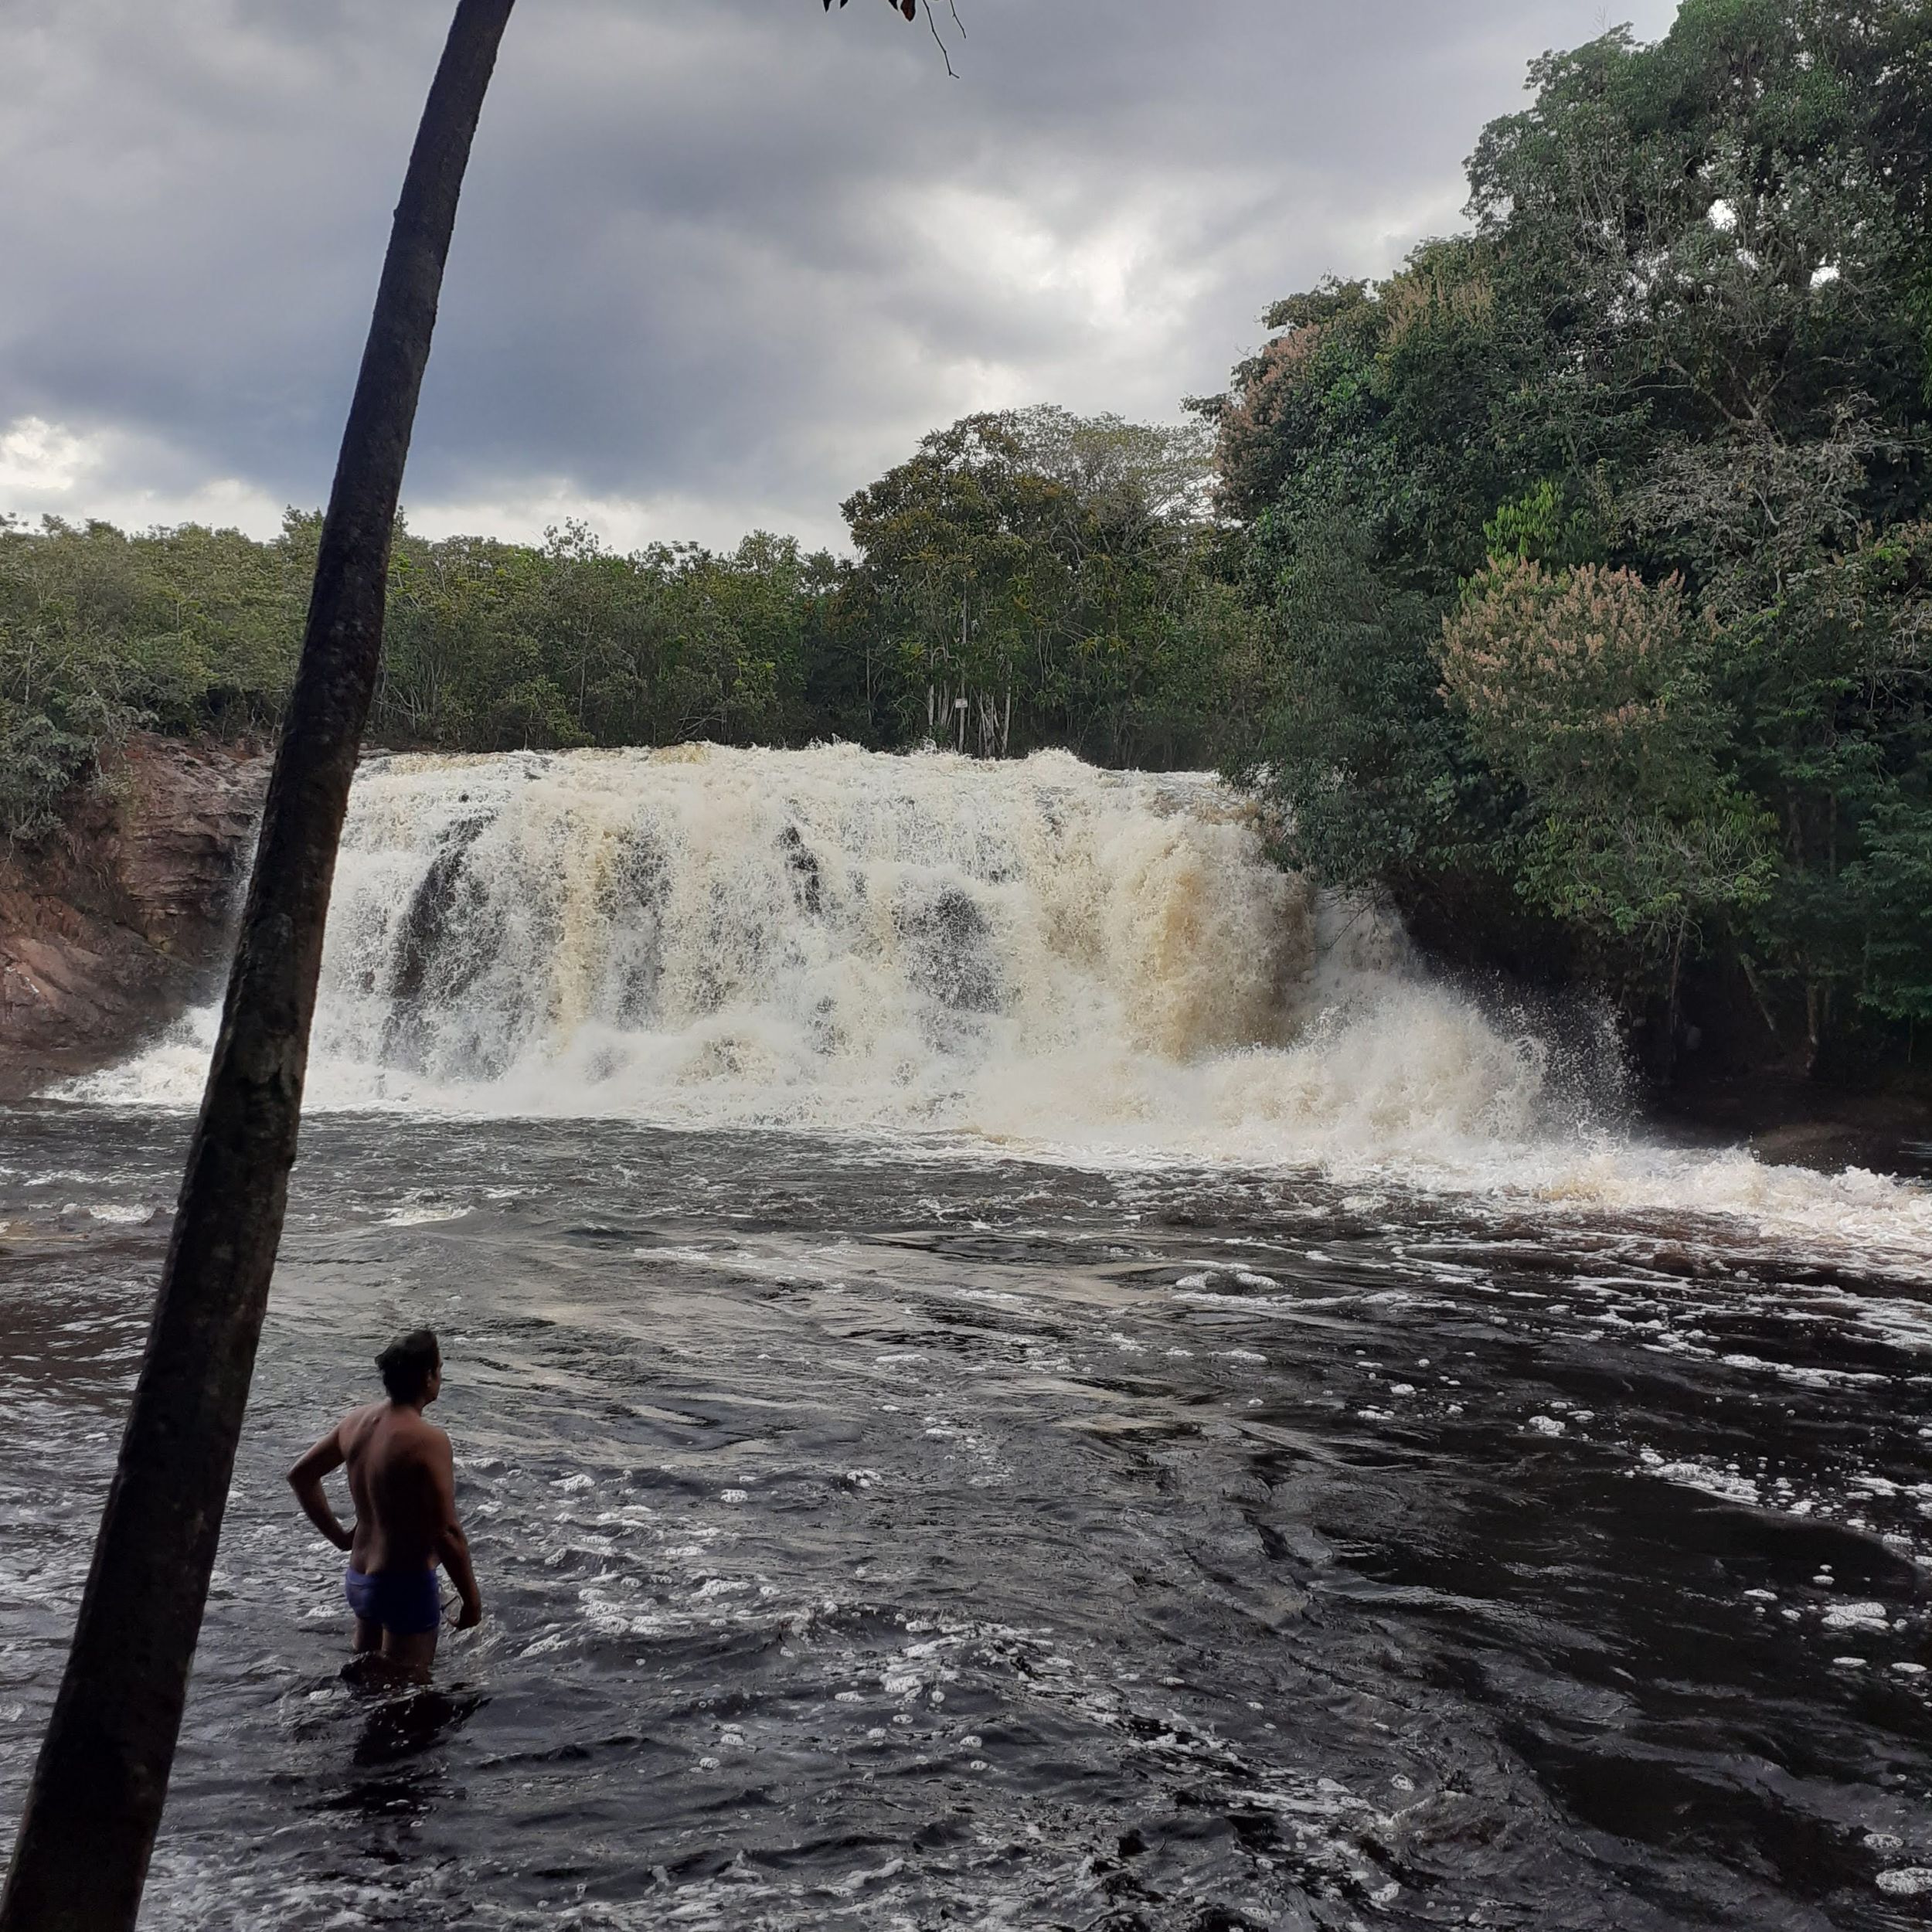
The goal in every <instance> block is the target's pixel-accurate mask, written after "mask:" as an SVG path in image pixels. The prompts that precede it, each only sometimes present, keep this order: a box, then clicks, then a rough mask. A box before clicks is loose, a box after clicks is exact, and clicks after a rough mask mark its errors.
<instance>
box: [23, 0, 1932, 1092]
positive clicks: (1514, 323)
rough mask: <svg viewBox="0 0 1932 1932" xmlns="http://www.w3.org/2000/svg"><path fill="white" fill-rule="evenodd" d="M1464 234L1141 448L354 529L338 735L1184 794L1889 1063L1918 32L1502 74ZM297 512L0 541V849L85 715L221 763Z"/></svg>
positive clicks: (1315, 298)
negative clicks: (1210, 798) (525, 529)
mask: <svg viewBox="0 0 1932 1932" xmlns="http://www.w3.org/2000/svg"><path fill="white" fill-rule="evenodd" d="M1928 141H1932V43H1929V42H1928V36H1926V34H1925V33H1924V31H1923V8H1922V6H1921V5H1919V4H1918V0H1688V3H1687V4H1686V5H1685V6H1684V7H1683V9H1682V12H1680V15H1679V18H1678V20H1677V22H1676V24H1675V27H1674V28H1673V29H1672V32H1671V33H1670V35H1669V36H1668V37H1667V38H1666V39H1665V40H1663V41H1662V42H1661V43H1658V44H1657V45H1656V46H1648V47H1647V46H1639V45H1638V44H1636V43H1634V42H1633V41H1632V40H1631V39H1630V38H1629V36H1628V35H1626V34H1624V33H1622V32H1613V33H1611V34H1608V35H1607V36H1604V37H1603V38H1601V39H1598V40H1596V41H1594V42H1592V43H1590V44H1589V45H1588V46H1584V47H1581V48H1579V49H1575V50H1573V52H1570V53H1563V54H1556V55H1551V56H1547V57H1546V58H1545V59H1544V60H1543V61H1541V62H1539V63H1538V64H1537V66H1536V68H1535V69H1534V70H1533V71H1532V100H1531V104H1530V105H1529V107H1527V108H1526V110H1525V111H1523V112H1522V114H1518V115H1515V116H1512V117H1509V118H1507V119H1505V120H1503V121H1498V122H1496V123H1495V124H1492V126H1490V127H1489V128H1487V129H1486V130H1485V131H1483V132H1482V134H1481V138H1480V139H1479V140H1478V144H1477V146H1476V149H1475V155H1474V156H1473V158H1472V159H1471V163H1470V183H1471V202H1470V206H1469V211H1468V212H1469V219H1470V226H1469V227H1468V230H1467V231H1466V232H1464V233H1461V234H1458V235H1456V236H1451V237H1449V238H1447V239H1444V240H1434V241H1430V242H1428V243H1424V244H1423V246H1421V247H1419V248H1418V249H1417V250H1415V251H1414V253H1413V255H1412V256H1411V257H1410V259H1409V260H1407V262H1406V264H1404V265H1403V267H1402V268H1401V269H1400V270H1399V271H1398V272H1397V273H1396V274H1393V276H1391V277H1389V278H1388V279H1387V280H1386V281H1382V282H1379V283H1366V282H1338V281H1328V282H1325V283H1323V284H1321V285H1320V286H1318V287H1316V288H1314V289H1312V290H1310V291H1305V292H1304V293H1302V294H1298V295H1294V296H1291V297H1290V298H1287V299H1286V300H1285V301H1281V302H1280V303H1279V304H1277V305H1276V307H1275V308H1274V309H1273V310H1272V311H1270V315H1269V317H1268V326H1269V328H1270V329H1271V330H1272V331H1273V332H1274V333H1273V334H1272V335H1271V337H1270V339H1269V341H1268V342H1267V343H1266V345H1265V346H1264V348H1263V349H1261V350H1260V352H1259V353H1257V355H1254V356H1253V357H1252V358H1251V359H1248V360H1247V361H1246V362H1243V363H1242V364H1241V365H1240V366H1239V367H1238V368H1237V369H1236V371H1235V372H1234V376H1233V382H1232V383H1231V386H1230V389H1229V391H1228V393H1227V394H1226V395H1225V396H1220V397H1217V398H1213V399H1207V400H1203V401H1201V402H1199V403H1196V405H1195V406H1194V408H1195V419H1196V420H1194V421H1193V422H1192V423H1191V424H1190V425H1189V426H1187V427H1181V428H1150V427H1141V426H1136V425H1133V424H1129V423H1123V422H1121V421H1119V420H1116V419H1113V418H1101V419H1090V420H1081V419H1077V418H1074V417H1071V416H1069V415H1067V414H1066V413H1064V412H1062V411H1059V410H1053V409H1040V410H1030V411H1026V412H1021V413H1013V414H1008V415H1002V416H986V417H973V418H969V419H968V420H965V421H963V422H961V423H957V424H955V425H954V427H951V429H948V430H941V431H938V432H936V433H935V434H934V435H932V436H930V437H927V439H926V440H925V441H924V442H923V443H922V444H921V445H920V447H919V449H918V450H917V451H915V452H914V453H913V454H912V455H911V456H910V457H909V458H908V459H907V461H905V462H904V463H903V464H900V465H899V466H897V467H896V468H894V469H893V470H892V471H889V473H888V474H886V475H885V476H883V477H882V478H880V479H879V481H877V482H876V483H874V484H873V485H871V486H870V487H869V488H866V489H865V490H863V491H862V492H859V494H858V495H855V496H854V497H853V498H852V499H851V501H850V502H849V503H848V504H847V505H845V513H846V517H847V521H848V522H849V526H850V529H851V532H852V548H853V553H854V554H853V555H852V557H851V558H849V559H838V558H835V557H832V556H829V555H826V554H823V553H821V554H817V555H808V554H805V553H802V552H801V549H799V547H798V545H797V544H795V543H793V542H791V540H790V539H785V538H782V537H775V536H768V535H764V534H759V535H754V536H751V537H749V538H747V539H746V540H745V542H744V543H743V544H742V545H741V546H740V547H739V548H738V549H736V550H735V551H733V552H730V553H717V552H712V551H708V550H704V549H696V548H693V547H690V546H658V547H655V548H653V549H650V550H648V551H646V552H644V553H641V554H639V555H637V556H616V555H614V554H612V553H609V552H608V551H607V550H605V549H603V548H601V547H600V546H599V545H598V544H597V542H596V541H595V540H594V538H593V537H592V536H590V534H589V533H588V532H587V531H585V530H583V529H581V528H578V527H575V526H573V527H568V528H566V529H562V530H560V531H556V532H552V533H551V534H550V536H549V539H547V540H546V543H544V544H543V545H542V546H538V547H528V546H516V545H507V544H502V543H491V542H485V541H482V540H480V539H464V538H454V539H447V540H445V541H443V542H439V543H431V542H428V541H426V540H424V539H420V538H418V537H416V536H413V535H410V534H407V533H405V534H404V535H403V537H402V538H401V539H400V541H399V543H398V544H397V546H396V558H395V564H394V570H393V580H392V587H391V598H390V616H389V638H388V644H387V654H386V666H385V670H384V674H383V683H382V687H381V689H380V691H379V693H378V696H377V699H376V713H375V716H374V718H373V719H372V726H371V734H372V738H373V739H374V740H376V741H377V742H381V743H389V744H396V745H413V746H426V747H444V748H451V749H457V748H461V749H473V750H498V749H505V748H509V747H519V746H526V745H529V746H566V745H576V744H609V743H670V742H675V741H677V740H683V739H687V738H692V737H709V738H714V739H718V740H723V741H726V742H736V743H743V742H751V741H762V742H767V743H804V742H808V741H810V740H812V739H815V738H827V737H832V736H838V737H843V738H847V739H852V740H858V741H859V742H861V743H865V744H867V745H869V746H872V747H879V748H894V747H909V746H913V745H916V744H918V743H922V742H923V741H925V740H927V739H928V738H930V739H934V740H937V741H939V742H940V743H958V744H961V745H963V746H964V747H965V748H966V749H968V750H971V751H974V752H975V753H979V754H980V755H983V756H987V757H1009V756H1019V755H1021V754H1023V753H1026V752H1027V751H1029V750H1033V749H1035V748H1036V747H1039V746H1041V745H1045V744H1063V745H1066V746H1068V747H1071V748H1072V749H1073V750H1076V751H1077V752H1079V753H1080V754H1081V755H1083V756H1084V757H1088V758H1090V759H1093V760H1097V761H1100V762H1102V763H1108V764H1140V765H1182V764H1211V763H1219V764H1223V766H1225V767H1226V768H1227V769H1229V770H1230V771H1232V772H1233V773H1235V774H1236V775H1238V776H1240V777H1242V778H1243V780H1244V781H1246V782H1247V783H1250V784H1253V785H1255V786H1257V787H1260V788H1261V789H1262V790H1264V791H1266V792H1267V793H1269V794H1270V795H1272V796H1273V797H1274V798H1275V799H1276V800H1277V801H1278V802H1279V803H1280V804H1281V805H1283V806H1284V807H1285V808H1287V809H1286V811H1285V812H1284V815H1283V816H1284V821H1285V822H1287V824H1288V825H1291V828H1292V829H1291V832H1290V833H1289V834H1288V836H1287V840H1286V843H1285V849H1284V859H1287V861H1288V862H1291V863H1293V864H1295V865H1297V866H1302V867H1304V868H1306V869H1308V870H1310V871H1311V872H1314V873H1315V874H1316V875H1317V876H1319V877H1320V878H1321V879H1324V880H1325V881H1327V882H1329V883H1334V884H1337V885H1341V886H1349V887H1352V888H1355V889H1370V890H1374V891H1379V892H1382V893H1387V894H1388V895H1389V896H1391V897H1392V898H1393V900H1395V901H1396V903H1398V905H1399V906H1400V907H1401V909H1402V910H1403V912H1404V913H1405V914H1406V916H1407V917H1409V919H1410V922H1411V924H1412V926H1413V928H1414V930H1417V933H1418V934H1420V936H1421V937H1422V938H1423V940H1424V941H1425V942H1426V943H1427V944H1430V946H1432V947H1434V949H1436V950H1437V951H1438V952H1439V953H1440V954H1444V955H1445V956H1447V957H1450V958H1451V959H1453V960H1454V961H1457V962H1458V963H1460V964H1464V965H1465V966H1471V967H1476V968H1505V969H1507V970H1509V971H1512V972H1515V973H1516V974H1518V975H1522V976H1526V977H1529V978H1534V979H1536V980H1539V981H1543V982H1546V983H1551V984H1556V985H1576V986H1582V987H1586V988H1592V989H1595V990H1597V991H1600V992H1602V993H1604V994H1605V995H1607V996H1608V997H1610V998H1612V999H1613V1000H1614V1001H1615V1002H1617V1005H1619V1006H1620V1008H1621V1010H1622V1011H1623V1012H1624V1015H1626V1018H1627V1019H1628V1022H1629V1024H1630V1026H1631V1031H1632V1036H1633V1038H1634V1040H1635V1041H1636V1043H1638V1049H1639V1052H1640V1054H1641V1057H1642V1058H1643V1059H1644V1060H1645V1062H1646V1063H1647V1064H1648V1066H1649V1067H1650V1069H1651V1072H1652V1073H1653V1074H1654V1075H1655V1076H1656V1077H1658V1078H1659V1079H1665V1080H1667V1079H1668V1078H1670V1077H1672V1076H1673V1075H1675V1074H1679V1073H1682V1072H1684V1071H1685V1070H1688V1069H1689V1067H1692V1066H1700V1067H1706V1068H1709V1067H1713V1066H1752V1067H1758V1068H1762V1067H1767V1066H1775V1067H1777V1068H1778V1069H1780V1070H1782V1071H1784V1073H1788V1074H1791V1075H1793V1076H1798V1077H1814V1078H1818V1077H1824V1078H1831V1079H1838V1080H1874V1079H1878V1078H1880V1077H1897V1075H1898V1073H1899V1070H1900V1069H1901V1068H1908V1069H1909V1068H1910V1066H1912V1065H1913V1063H1915V1062H1916V1060H1917V1056H1918V1055H1919V1053H1920V1046H1921V1043H1920V1038H1919V1036H1920V1032H1922V1031H1923V1030H1924V1029H1925V1022H1927V1020H1928V1019H1932V710H1929V709H1928V702H1929V701H1932V473H1929V472H1928V451H1927V432H1928V428H1929V427H1932V243H1928V240H1927V182H1928V179H1932V158H1929V157H1928ZM315 535H316V520H315V519H314V518H313V517H311V516H308V515H295V514H293V513H291V515H290V517H289V519H287V522H286V524H285V526H284V529H283V531H282V532H281V536H279V537H278V538H277V539H275V540H274V541H272V542H270V543H253V542H250V540H249V539H246V538H244V537H242V536H238V535H236V534H235V533H233V532H209V531H206V530H200V529H179V530H172V531H160V532H151V533H148V534H145V535H140V536H125V535H123V534H122V533H121V532H117V531H114V530H112V529H108V528H107V527H106V526H100V525H91V526H87V527H85V528H70V527H65V526H47V527H46V528H43V529H38V530H33V531H29V530H27V529H24V528H21V527H19V526H14V527H12V528H10V529H5V530H4V531H0V831H3V832H6V833H7V834H9V835H11V836H12V837H14V838H16V839H29V840H31V839H32V838H34V837H36V835H39V833H40V832H43V831H44V829H45V828H46V827H47V826H48V825H49V824H50V823H52V822H53V820H54V819H55V818H56V816H57V815H58V814H59V812H60V810H61V808H62V807H61V801H62V799H63V796H66V795H67V794H70V788H71V787H73V785H74V784H76V783H77V782H82V781H85V779H86V777H87V774H89V773H90V770H93V769H94V765H95V764H96V761H97V757H98V756H99V753H100V748H101V747H103V746H104V745H105V744H107V743H110V742H111V741H113V740H115V739H117V737H119V736H121V735H123V734H124V733H126V732H127V731H128V730H130V729H131V728H133V727H134V726H137V725H140V726H148V727H151V728H153V729H156V730H162V731H164V732H169V733H182V734H212V735H215V736H226V737H230V738H236V737H247V736H250V735H258V734H264V733H267V731H268V730H270V727H271V726H272V724H273V722H274V718H275V716H276V715H277V709H278V707H279V705H280V703H281V698H282V696H283V694H284V692H285V691H286V689H287V682H288V679H289V676H290V673H291V668H292V658H293V652H294V643H295V640H296V638H297V635H298V629H299V617H300V611H301V600H302V598H303V597H304V594H305V590H306V584H307V580H308V570H309V567H310V565H311V561H312V556H313V549H314V545H315Z"/></svg>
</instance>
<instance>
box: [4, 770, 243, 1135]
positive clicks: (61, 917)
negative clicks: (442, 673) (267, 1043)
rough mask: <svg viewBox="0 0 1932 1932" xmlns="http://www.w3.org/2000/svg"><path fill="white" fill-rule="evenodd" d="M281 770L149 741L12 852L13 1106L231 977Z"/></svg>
mask: <svg viewBox="0 0 1932 1932" xmlns="http://www.w3.org/2000/svg"><path fill="white" fill-rule="evenodd" d="M267 782H268V760H267V759H266V758H264V757H255V756H253V755H251V754H250V753H246V752H243V751H240V750H235V749H233V748H231V747H226V746H219V745H215V746H210V745H189V744H183V743H178V742H176V741H175V740H168V739H163V738H154V737H148V736H140V737H137V738H135V739H134V740H131V742H130V743H128V746H127V747H126V748H125V750H124V753H122V754H121V757H119V758H118V759H117V760H116V762H115V763H114V765H113V766H112V767H110V769H109V770H108V771H107V774H106V775H105V777H104V782H103V783H102V784H101V786H100V787H99V789H98V790H97V791H95V792H93V793H91V794H88V795H87V796H86V797H85V798H81V799H80V800H79V801H77V804H76V805H75V807H74V809H73V812H72V814H71V815H70V818H69V819H68V821H67V823H66V825H63V827H62V828H60V831H58V832H55V833H53V834H52V835H50V836H49V837H48V838H46V839H45V840H43V841H41V842H38V843H37V844H36V845H31V846H28V845H20V846H13V847H9V846H8V845H5V844H4V843H0V1101H4V1100H9V1099H19V1098H20V1097H22V1095H24V1094H28V1093H30V1092H32V1091H33V1090H34V1089H36V1087H40V1086H42V1085H44V1084H45V1083H46V1082H48V1081H49V1080H54V1079H57V1078H59V1077H60V1076H62V1075H63V1074H66V1073H82V1072H85V1071H86V1070H88V1069H89V1068H90V1067H94V1066H100V1065H103V1064H104V1063H106V1062H107V1061H109V1060H114V1059H116V1058H117V1057H118V1056H120V1055H121V1054H122V1053H125V1052H127V1051H128V1049H130V1048H131V1047H132V1046H134V1045H135V1044H136V1043H138V1042H139V1041H140V1040H141V1039H144V1038H145V1037H146V1036H148V1034H150V1033H151V1032H154V1031H155V1029H158V1027H160V1026H163V1025H165V1023H166V1022H168V1020H170V1019H172V1018H173V1017H174V1016H175V1015H176V1014H177V1013H179V1012H180V1011H181V1009H182V1007H183V1006H184V1005H185V1004H186V1003H187V1002H188V1001H189V999H190V998H192V997H193V996H194V995H196V993H197V992H199V991H200V990H201V989H202V988H203V987H204V986H205V985H208V984H209V982H210V981H213V980H215V979H216V978H218V977H219V968H220V964H221V961H222V958H223V954H224V951H225V947H224V944H223V941H224V940H225V939H226V935H227V933H228V930H229V921H230V916H231V914H232V913H233V911H234V910H236V907H237V903H238V900H239V896H240V888H241V885H242V883H243V879H244V878H245V876H246V873H247V866H248V862H249V859H250V856H251V855H252V852H253V840H254V828H255V820H256V815H257V813H258V812H259V811H260V807H261V801H262V794H263V792H264V789H265V788H266V787H267Z"/></svg>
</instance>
